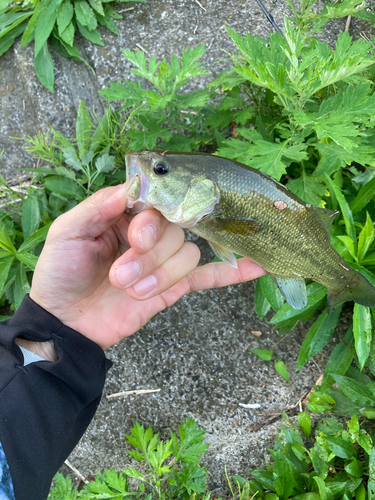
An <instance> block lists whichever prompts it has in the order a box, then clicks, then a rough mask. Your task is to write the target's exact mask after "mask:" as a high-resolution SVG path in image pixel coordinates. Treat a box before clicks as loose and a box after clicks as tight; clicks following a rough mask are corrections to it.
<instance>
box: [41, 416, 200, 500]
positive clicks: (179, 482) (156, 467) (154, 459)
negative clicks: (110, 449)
mask: <svg viewBox="0 0 375 500" xmlns="http://www.w3.org/2000/svg"><path fill="white" fill-rule="evenodd" d="M204 435H205V431H204V430H202V429H199V428H198V425H197V423H196V422H195V421H194V420H193V419H192V418H188V419H186V420H185V421H184V422H183V423H182V424H181V425H180V426H179V435H178V437H177V435H176V434H175V433H174V432H172V431H171V439H170V440H168V441H166V442H162V441H161V440H159V433H156V434H155V433H154V432H153V430H152V428H151V427H149V428H148V429H145V428H144V427H143V425H140V424H139V423H138V422H136V423H135V424H134V427H133V428H132V429H131V433H130V435H127V436H126V439H127V441H128V442H129V443H130V444H131V445H132V446H133V447H134V448H135V449H134V450H132V451H130V452H129V455H130V456H132V457H133V458H135V459H136V460H137V461H138V462H143V463H144V464H145V465H146V466H147V470H146V472H140V471H139V470H137V469H135V468H133V467H131V468H128V469H125V470H123V471H121V472H116V471H114V470H113V469H106V470H105V472H104V473H102V474H98V475H97V476H96V479H95V481H92V482H90V483H88V484H87V485H86V486H85V487H84V489H83V490H82V491H80V492H77V490H76V489H73V491H71V490H72V486H71V481H70V480H69V479H64V478H63V476H62V475H61V474H57V476H56V487H54V488H52V490H51V493H50V497H49V498H51V499H52V500H58V499H60V498H61V499H62V498H64V499H67V500H75V499H76V498H85V499H99V498H108V499H110V498H113V499H116V500H121V499H123V498H125V497H128V496H136V497H137V498H144V499H147V500H151V499H153V498H159V499H164V498H165V499H172V498H180V499H182V500H188V499H190V498H196V499H201V498H207V499H208V496H209V495H208V496H206V497H204V496H203V494H204V493H205V491H206V471H205V469H203V468H201V467H200V466H199V462H200V458H199V456H200V455H202V454H203V453H206V451H207V448H208V444H204V443H203V440H204ZM142 470H144V468H143V467H142ZM128 478H132V479H134V480H135V483H136V484H135V485H134V486H133V489H134V491H130V490H129V482H128ZM69 495H71V496H69Z"/></svg>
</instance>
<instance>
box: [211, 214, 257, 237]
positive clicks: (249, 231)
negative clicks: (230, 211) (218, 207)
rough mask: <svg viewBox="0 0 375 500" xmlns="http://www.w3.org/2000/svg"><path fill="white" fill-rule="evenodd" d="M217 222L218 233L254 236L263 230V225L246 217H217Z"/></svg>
mask: <svg viewBox="0 0 375 500" xmlns="http://www.w3.org/2000/svg"><path fill="white" fill-rule="evenodd" d="M215 221H216V224H217V228H216V232H218V233H232V234H238V235H240V236H252V235H253V234H257V233H259V232H260V231H262V229H263V224H261V223H260V222H258V221H256V220H254V219H248V218H246V217H231V218H228V219H223V218H221V217H216V219H215Z"/></svg>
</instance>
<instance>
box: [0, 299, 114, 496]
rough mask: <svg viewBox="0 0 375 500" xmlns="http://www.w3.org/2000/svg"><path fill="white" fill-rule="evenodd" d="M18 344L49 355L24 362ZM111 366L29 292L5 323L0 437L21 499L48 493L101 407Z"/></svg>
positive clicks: (1, 327) (0, 351)
mask: <svg viewBox="0 0 375 500" xmlns="http://www.w3.org/2000/svg"><path fill="white" fill-rule="evenodd" d="M17 344H18V345H22V346H23V347H25V348H26V349H29V350H31V351H32V352H36V353H37V354H38V355H40V356H42V357H44V358H46V359H50V361H39V362H35V363H31V364H28V365H27V366H25V367H24V366H23V356H22V353H21V350H20V349H19V348H18V347H17ZM110 364H111V363H110V362H109V361H108V360H106V358H105V356H104V353H103V350H102V349H101V348H100V347H99V346H98V345H96V344H94V343H93V342H91V341H90V340H88V339H87V338H85V337H83V336H82V335H80V334H79V333H78V332H76V331H75V330H72V329H70V328H68V327H66V326H64V325H63V324H62V323H61V322H60V321H59V320H58V319H57V318H55V317H54V316H52V315H51V314H49V313H48V312H47V311H45V310H44V309H42V308H41V307H39V306H38V305H37V304H35V303H34V302H33V301H32V300H31V299H30V298H29V297H27V298H25V300H24V302H23V303H22V305H21V307H20V308H19V310H18V311H17V312H16V314H15V315H14V316H13V317H12V318H11V319H10V320H8V322H6V324H4V323H3V324H0V443H1V444H2V446H3V448H4V452H5V455H6V458H7V461H8V464H9V468H10V473H11V477H12V481H13V485H14V492H15V498H16V500H31V499H33V500H39V499H40V500H42V499H45V498H46V497H47V494H48V491H49V487H50V482H51V479H52V477H53V475H54V474H55V473H56V471H57V470H58V469H59V467H60V466H61V465H62V463H63V462H64V460H65V459H66V458H67V456H68V455H69V454H70V452H71V451H72V449H73V448H74V446H75V445H76V443H77V442H78V440H79V439H80V437H81V436H82V434H83V433H84V431H85V429H86V428H87V426H88V424H89V423H90V421H91V419H92V417H93V415H94V413H95V411H96V408H97V406H98V404H99V401H100V397H101V392H102V389H103V385H104V380H105V374H106V372H107V370H108V369H109V367H110Z"/></svg>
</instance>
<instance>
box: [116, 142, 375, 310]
mask: <svg viewBox="0 0 375 500" xmlns="http://www.w3.org/2000/svg"><path fill="white" fill-rule="evenodd" d="M125 163H126V177H127V188H126V196H127V197H128V208H127V211H128V212H130V213H138V212H140V211H142V210H146V209H149V208H155V209H156V210H158V211H159V212H161V213H162V214H163V216H164V217H165V218H166V219H167V220H169V221H170V222H172V223H174V224H178V225H179V226H181V227H183V228H188V229H189V231H191V232H193V233H195V234H197V235H198V236H201V237H202V238H204V239H206V240H207V241H208V243H209V244H210V246H211V247H212V249H213V251H214V252H215V254H216V255H217V256H218V257H219V258H220V259H221V260H223V261H224V262H226V263H227V264H228V265H230V266H232V267H235V268H236V267H237V262H236V257H235V254H238V255H240V256H244V257H249V258H250V259H251V260H252V261H254V262H256V263H257V264H259V265H260V266H261V267H263V268H264V269H265V270H266V271H267V272H268V273H269V274H270V276H271V278H272V279H273V281H274V282H275V283H276V285H277V286H278V287H279V289H280V291H281V293H282V294H283V296H284V298H285V300H286V301H287V302H288V303H289V304H290V305H291V306H292V307H294V308H295V309H302V308H304V307H305V306H306V304H307V293H306V283H305V280H306V279H308V280H312V281H316V282H317V283H321V284H322V285H324V286H325V287H326V288H327V303H328V311H329V312H330V311H332V310H333V309H334V308H335V307H337V306H338V305H340V304H342V303H343V302H346V301H350V300H353V301H354V302H357V303H358V304H362V305H364V306H367V307H375V287H374V286H372V285H371V284H370V283H369V281H367V279H366V278H365V277H364V276H362V274H360V273H359V272H357V271H356V270H355V269H353V268H352V267H350V265H349V264H348V263H347V262H346V261H345V260H344V259H343V258H342V257H341V256H340V255H339V253H338V252H337V251H336V250H335V249H334V247H333V246H332V245H331V239H330V234H329V229H330V226H331V224H332V222H333V220H334V218H335V216H336V215H337V214H338V213H339V212H337V211H334V210H330V209H326V208H321V207H316V206H314V205H310V204H309V203H306V202H304V201H303V200H301V199H300V198H299V197H298V196H296V195H295V194H294V193H292V192H291V191H290V190H289V189H288V188H287V187H286V186H284V185H283V184H281V183H280V182H278V181H276V180H275V179H274V178H272V177H271V176H269V175H267V174H265V173H263V172H260V171H258V170H256V169H254V168H251V167H249V166H247V165H243V164H241V163H239V162H236V161H233V160H229V159H227V158H222V157H219V156H216V155H210V154H204V153H184V152H175V151H162V150H152V151H142V152H134V151H129V152H128V153H127V154H126V156H125Z"/></svg>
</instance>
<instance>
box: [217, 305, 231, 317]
mask: <svg viewBox="0 0 375 500" xmlns="http://www.w3.org/2000/svg"><path fill="white" fill-rule="evenodd" d="M218 309H219V311H220V312H221V314H224V316H226V317H227V318H229V319H234V316H231V315H230V314H228V313H226V312H225V311H223V310H222V309H220V307H218Z"/></svg>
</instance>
